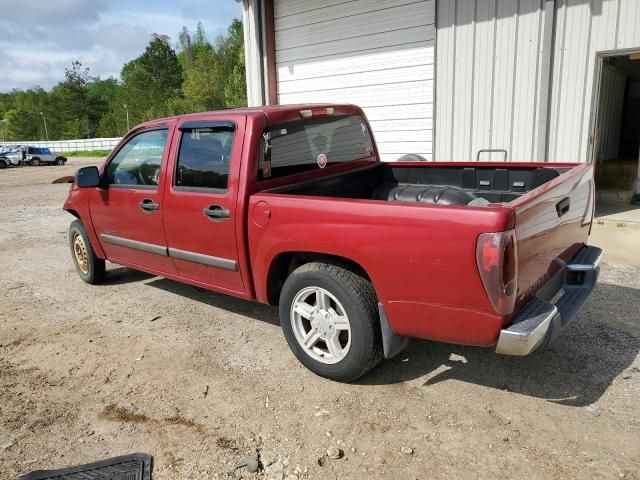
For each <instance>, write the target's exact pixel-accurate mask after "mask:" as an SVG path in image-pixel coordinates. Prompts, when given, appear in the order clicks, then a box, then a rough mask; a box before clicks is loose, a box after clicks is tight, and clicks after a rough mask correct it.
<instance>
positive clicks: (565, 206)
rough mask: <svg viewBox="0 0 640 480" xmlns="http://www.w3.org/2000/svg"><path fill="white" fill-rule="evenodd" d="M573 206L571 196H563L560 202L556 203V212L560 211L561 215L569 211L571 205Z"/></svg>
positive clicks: (559, 214)
mask: <svg viewBox="0 0 640 480" xmlns="http://www.w3.org/2000/svg"><path fill="white" fill-rule="evenodd" d="M570 206H571V199H570V198H569V197H566V198H563V199H562V200H560V201H559V202H558V203H556V212H558V216H559V217H561V216H563V215H564V214H565V213H567V212H568V211H569V207H570Z"/></svg>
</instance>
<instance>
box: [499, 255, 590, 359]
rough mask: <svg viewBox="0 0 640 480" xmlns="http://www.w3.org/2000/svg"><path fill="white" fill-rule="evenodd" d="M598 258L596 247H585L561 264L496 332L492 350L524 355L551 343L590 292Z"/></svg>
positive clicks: (505, 353)
mask: <svg viewBox="0 0 640 480" xmlns="http://www.w3.org/2000/svg"><path fill="white" fill-rule="evenodd" d="M601 259H602V250H601V249H600V248H598V247H592V246H586V247H584V248H582V249H581V250H580V251H579V252H578V253H577V254H576V255H575V256H574V257H573V258H572V259H571V260H570V261H569V263H567V264H565V265H563V267H562V268H561V269H560V271H559V272H558V273H556V274H555V275H554V276H553V277H552V278H551V280H549V281H548V282H547V283H546V284H545V285H544V286H543V287H542V288H541V289H540V290H539V291H538V293H537V294H536V296H535V297H533V298H532V299H531V300H529V302H527V303H526V304H525V305H524V306H523V307H522V308H521V309H520V311H519V312H518V313H517V314H516V316H515V318H514V319H513V322H512V323H511V325H510V326H509V327H507V328H505V329H502V330H501V331H500V337H499V338H498V344H497V346H496V353H499V354H502V355H528V354H530V353H532V352H533V351H534V350H536V349H538V348H541V347H544V346H547V345H548V344H550V343H551V342H553V341H554V340H555V338H556V337H557V336H558V334H559V333H560V330H562V328H564V327H565V326H566V325H567V324H568V323H569V322H570V321H571V320H572V319H573V317H574V316H575V315H576V314H577V313H578V311H579V310H580V308H581V307H582V305H584V303H585V301H586V300H587V298H588V297H589V295H590V294H591V291H592V290H593V287H594V286H595V284H596V281H597V279H598V273H599V272H600V260H601ZM558 261H560V260H558Z"/></svg>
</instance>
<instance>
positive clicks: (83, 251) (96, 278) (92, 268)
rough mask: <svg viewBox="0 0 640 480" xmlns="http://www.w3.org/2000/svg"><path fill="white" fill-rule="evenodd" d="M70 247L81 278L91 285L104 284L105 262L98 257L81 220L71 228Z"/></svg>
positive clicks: (74, 222)
mask: <svg viewBox="0 0 640 480" xmlns="http://www.w3.org/2000/svg"><path fill="white" fill-rule="evenodd" d="M69 246H70V247H71V256H72V258H73V262H74V264H75V266H76V270H77V271H78V275H80V278H81V279H82V280H84V281H85V282H87V283H89V284H91V285H95V284H97V283H100V282H102V279H103V278H104V271H105V261H104V260H103V259H101V258H99V257H98V256H96V254H95V252H94V251H93V247H92V246H91V242H90V241H89V236H88V235H87V232H86V230H85V229H84V226H83V225H82V222H81V221H80V220H74V221H73V222H72V223H71V226H70V227H69Z"/></svg>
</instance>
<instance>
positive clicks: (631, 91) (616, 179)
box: [592, 50, 640, 220]
mask: <svg viewBox="0 0 640 480" xmlns="http://www.w3.org/2000/svg"><path fill="white" fill-rule="evenodd" d="M599 60H600V62H598V63H599V68H600V71H599V75H598V76H599V85H598V89H597V90H596V91H597V92H598V93H597V95H596V97H595V98H594V101H597V104H596V105H597V109H596V110H595V112H596V118H595V121H594V132H593V137H592V138H593V139H594V149H593V159H594V161H595V166H596V168H595V176H596V190H597V200H598V203H597V205H598V209H599V210H600V213H601V214H608V213H609V212H615V211H629V210H632V209H635V208H634V203H635V202H638V201H639V200H640V169H639V168H638V166H639V163H640V50H638V51H625V52H620V53H619V54H607V55H603V56H601V57H600V59H599ZM637 213H638V216H639V217H640V210H639V211H638V212H637ZM638 220H640V218H638Z"/></svg>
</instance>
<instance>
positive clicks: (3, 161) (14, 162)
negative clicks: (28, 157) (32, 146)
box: [0, 147, 25, 168]
mask: <svg viewBox="0 0 640 480" xmlns="http://www.w3.org/2000/svg"><path fill="white" fill-rule="evenodd" d="M24 158H25V153H24V149H23V148H21V147H17V148H11V149H9V150H5V151H4V152H1V153H0V167H2V168H4V167H10V166H14V167H17V166H18V165H20V164H21V162H23V161H24Z"/></svg>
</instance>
